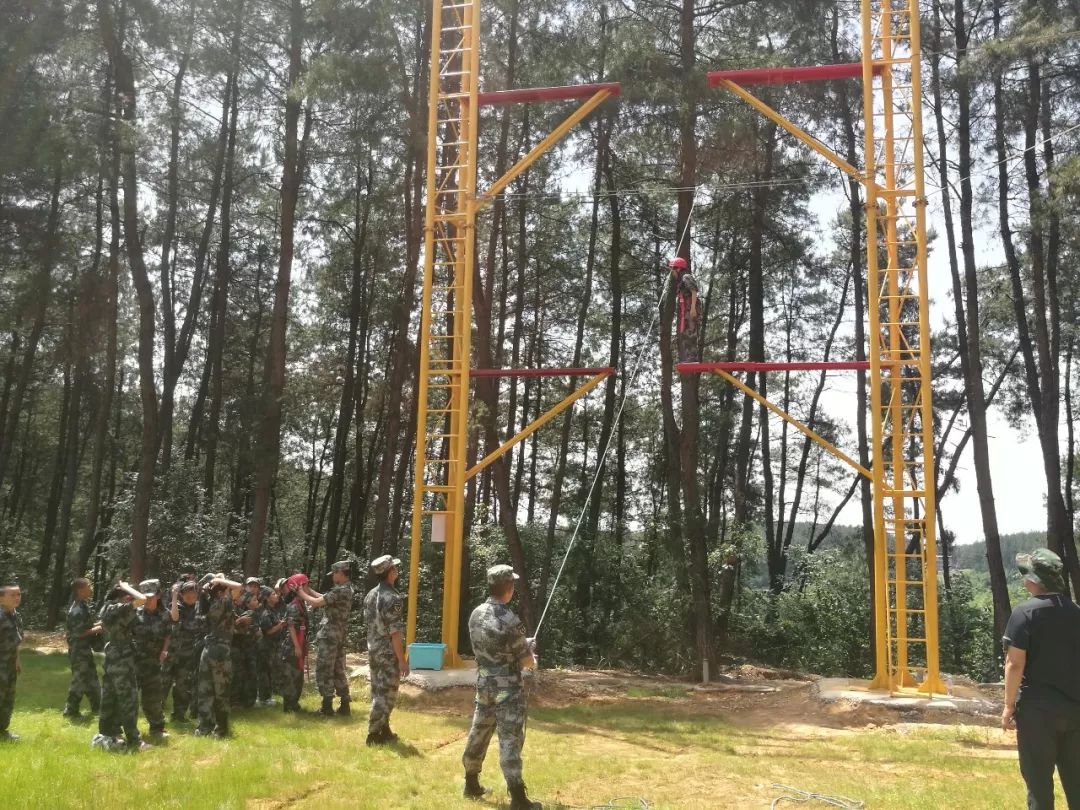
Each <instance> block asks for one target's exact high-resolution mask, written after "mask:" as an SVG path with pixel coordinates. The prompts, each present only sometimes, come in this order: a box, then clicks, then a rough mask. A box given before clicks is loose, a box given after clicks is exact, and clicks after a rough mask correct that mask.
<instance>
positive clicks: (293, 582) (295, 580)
mask: <svg viewBox="0 0 1080 810" xmlns="http://www.w3.org/2000/svg"><path fill="white" fill-rule="evenodd" d="M307 584H308V578H307V575H306V574H293V575H292V576H291V577H289V578H288V579H287V580H285V585H286V587H287V588H288V589H289V590H290V591H295V590H298V589H300V588H303V587H304V586H305V585H307Z"/></svg>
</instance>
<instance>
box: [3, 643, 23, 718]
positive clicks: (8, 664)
mask: <svg viewBox="0 0 1080 810" xmlns="http://www.w3.org/2000/svg"><path fill="white" fill-rule="evenodd" d="M18 679H19V673H17V672H16V671H15V656H11V658H10V659H6V658H5V659H4V660H2V661H0V731H7V730H8V725H9V724H10V723H11V713H12V712H13V711H14V710H15V681H17V680H18Z"/></svg>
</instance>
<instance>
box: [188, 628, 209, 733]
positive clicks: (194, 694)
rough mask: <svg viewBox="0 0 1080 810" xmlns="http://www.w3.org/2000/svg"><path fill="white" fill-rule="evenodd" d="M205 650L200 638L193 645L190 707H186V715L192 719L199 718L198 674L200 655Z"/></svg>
mask: <svg viewBox="0 0 1080 810" xmlns="http://www.w3.org/2000/svg"><path fill="white" fill-rule="evenodd" d="M205 649H206V639H205V638H201V639H199V640H198V641H197V642H196V644H195V652H194V658H195V664H194V667H193V669H194V672H193V673H192V676H191V705H190V706H188V714H189V715H191V716H192V717H194V718H197V717H198V716H199V678H200V675H199V673H200V672H201V669H202V654H203V650H205Z"/></svg>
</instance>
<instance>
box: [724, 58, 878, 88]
mask: <svg viewBox="0 0 1080 810" xmlns="http://www.w3.org/2000/svg"><path fill="white" fill-rule="evenodd" d="M883 67H884V66H883V65H879V64H875V65H874V68H873V70H874V75H875V76H880V75H881V71H882V69H883ZM708 77H709V87H716V86H717V85H718V84H720V82H721V81H723V80H724V79H727V80H728V81H731V82H735V84H741V85H751V84H789V83H792V82H822V81H826V80H828V79H859V78H861V77H862V62H849V63H845V64H840V65H813V66H811V67H777V68H748V69H746V70H713V71H710V72H709V74H708Z"/></svg>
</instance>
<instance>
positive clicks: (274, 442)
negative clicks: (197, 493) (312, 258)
mask: <svg viewBox="0 0 1080 810" xmlns="http://www.w3.org/2000/svg"><path fill="white" fill-rule="evenodd" d="M305 23H306V21H305V8H304V3H303V2H302V0H290V2H289V75H288V88H287V90H286V93H285V144H284V145H285V155H284V166H283V168H282V176H281V224H280V232H281V246H280V251H279V255H278V273H277V282H276V283H275V285H274V309H273V312H272V314H271V316H270V345H269V348H268V349H267V354H266V366H265V369H264V371H263V391H262V397H261V399H262V408H261V409H260V410H261V418H260V420H259V424H258V428H257V442H258V443H257V447H256V450H255V455H254V457H255V479H254V480H255V483H254V502H253V505H252V511H251V528H250V531H249V532H248V539H247V548H246V550H245V553H244V573H245V574H246V575H249V576H254V575H256V574H258V572H259V568H260V566H261V564H262V547H263V540H264V538H265V536H266V523H267V517H268V514H269V510H270V493H271V490H272V488H273V484H274V478H275V476H276V475H277V468H278V461H279V456H280V450H281V408H282V398H283V397H284V394H285V351H286V344H285V333H286V330H287V328H288V322H289V287H290V284H291V281H292V264H293V245H294V239H295V230H296V206H297V202H298V201H299V197H300V186H301V185H302V184H303V170H304V166H303V163H304V155H303V149H302V146H303V145H302V143H301V139H300V113H301V88H302V83H303V78H304V63H303V49H304V29H305ZM306 135H307V127H306V126H305V138H306Z"/></svg>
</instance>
